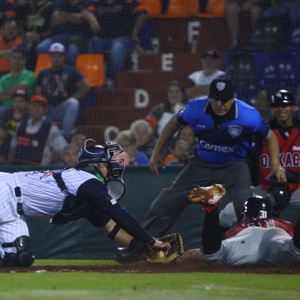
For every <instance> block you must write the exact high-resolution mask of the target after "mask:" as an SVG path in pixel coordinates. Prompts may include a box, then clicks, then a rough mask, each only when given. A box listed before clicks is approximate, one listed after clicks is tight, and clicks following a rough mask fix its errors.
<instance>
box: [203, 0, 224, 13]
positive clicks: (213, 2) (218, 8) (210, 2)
mask: <svg viewBox="0 0 300 300" xmlns="http://www.w3.org/2000/svg"><path fill="white" fill-rule="evenodd" d="M206 13H207V14H212V15H215V16H220V17H222V16H224V15H225V0H207V6H206Z"/></svg>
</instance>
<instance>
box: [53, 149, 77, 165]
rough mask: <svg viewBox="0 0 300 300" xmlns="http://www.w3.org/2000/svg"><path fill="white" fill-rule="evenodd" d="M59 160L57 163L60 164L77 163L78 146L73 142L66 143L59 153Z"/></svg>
mask: <svg viewBox="0 0 300 300" xmlns="http://www.w3.org/2000/svg"><path fill="white" fill-rule="evenodd" d="M61 157H62V159H61V161H59V162H58V163H57V165H60V166H75V165H76V164H77V157H78V147H77V146H76V145H73V144H67V145H66V146H65V148H64V150H63V152H62V154H61Z"/></svg>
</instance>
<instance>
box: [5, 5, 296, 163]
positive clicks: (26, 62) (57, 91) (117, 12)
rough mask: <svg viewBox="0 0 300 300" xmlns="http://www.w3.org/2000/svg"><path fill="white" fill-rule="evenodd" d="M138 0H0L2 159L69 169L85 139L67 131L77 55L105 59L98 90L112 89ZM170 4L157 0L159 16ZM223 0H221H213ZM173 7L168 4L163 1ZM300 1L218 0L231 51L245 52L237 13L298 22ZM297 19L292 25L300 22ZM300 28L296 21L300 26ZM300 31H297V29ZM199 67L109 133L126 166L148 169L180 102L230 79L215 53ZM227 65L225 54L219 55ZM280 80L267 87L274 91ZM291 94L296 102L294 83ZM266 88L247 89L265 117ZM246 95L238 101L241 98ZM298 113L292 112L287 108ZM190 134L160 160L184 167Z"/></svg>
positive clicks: (73, 109)
mask: <svg viewBox="0 0 300 300" xmlns="http://www.w3.org/2000/svg"><path fill="white" fill-rule="evenodd" d="M144 2H145V1H138V0H132V1H121V0H103V1H97V0H94V1H89V0H74V1H73V0H70V1H66V0H22V1H20V0H5V1H1V3H0V25H1V31H0V103H1V104H0V163H1V164H32V165H44V166H46V165H49V164H57V165H61V166H68V165H74V164H75V163H76V157H77V153H78V149H79V147H80V146H81V144H82V143H83V141H84V140H85V139H86V138H87V136H86V134H85V133H84V132H81V131H78V130H76V129H75V127H74V126H75V124H76V122H77V120H78V117H79V114H80V100H81V99H83V98H84V97H85V96H86V95H87V94H88V92H89V91H90V89H91V86H90V84H89V81H88V80H87V78H85V77H84V75H83V74H82V73H81V72H80V71H79V70H78V69H77V68H76V60H77V57H78V55H79V54H82V53H96V54H104V55H105V87H106V88H108V89H111V88H114V87H115V74H116V72H117V71H122V70H125V68H126V66H125V62H126V58H127V57H128V55H129V54H130V53H132V52H133V51H134V50H135V49H136V48H137V46H138V45H139V43H140V42H141V39H143V36H142V35H141V33H142V28H143V26H144V25H145V23H146V22H147V9H146V8H145V7H144V6H143V3H144ZM169 2H170V1H164V0H162V1H161V3H160V4H161V13H162V14H165V13H167V12H168V5H169ZM221 2H222V3H223V1H221ZM170 3H171V2H170ZM207 3H208V1H206V0H199V13H201V12H203V7H204V9H205V5H208V4H207ZM299 12H300V3H299V1H296V0H295V1H292V0H290V1H281V0H254V1H253V0H226V1H225V6H224V16H225V18H226V21H227V24H228V29H229V32H230V34H231V38H232V42H231V48H230V49H226V50H230V51H229V52H228V53H229V54H228V55H230V53H233V54H234V53H236V51H240V50H241V49H243V45H242V44H241V40H240V23H241V22H240V19H241V16H242V15H243V14H245V13H248V14H250V19H251V22H250V23H249V24H251V27H252V30H253V31H255V29H256V28H257V27H259V26H260V25H259V24H260V22H261V19H262V18H277V17H278V16H283V15H284V16H287V18H289V20H290V22H291V23H292V24H294V25H295V24H297V22H299V20H300V17H299V16H300V13H299ZM299 24H300V22H299ZM299 28H300V27H299ZM299 30H300V29H299ZM42 54H49V56H50V66H49V67H48V68H45V69H44V70H42V71H41V72H35V65H36V60H37V57H38V56H40V55H42ZM198 55H201V66H195V70H194V72H192V73H191V74H190V75H188V76H187V78H186V82H179V81H176V80H175V78H174V81H171V82H170V83H169V85H168V86H167V87H166V95H165V98H164V99H161V101H160V103H159V104H157V105H155V106H154V107H152V108H150V109H149V112H148V114H147V115H146V116H142V115H141V118H140V119H138V120H135V121H134V122H132V123H131V124H127V125H128V127H127V128H121V129H122V130H121V131H120V132H119V133H118V134H117V136H116V141H117V142H118V143H120V145H121V146H122V147H123V149H124V150H125V152H126V153H127V154H126V155H127V156H126V159H125V162H126V163H127V164H129V165H148V164H149V160H150V157H151V154H152V150H153V148H154V145H155V143H156V140H157V138H158V137H159V135H160V134H161V132H162V130H163V128H164V126H165V125H166V124H167V122H168V121H169V120H170V119H171V118H172V116H173V115H174V114H176V113H177V112H178V111H179V110H181V109H182V108H183V107H184V106H185V105H186V104H187V103H188V101H190V100H192V99H195V98H198V97H201V96H205V95H207V92H208V89H209V85H210V83H211V82H212V81H213V80H214V79H216V78H218V77H221V76H222V77H230V76H231V75H232V74H229V72H227V70H226V63H225V64H224V68H222V65H221V59H220V55H219V53H218V52H217V51H214V50H211V49H207V51H204V52H203V53H199V54H198ZM225 61H227V64H229V63H230V62H229V61H230V60H229V59H228V57H227V60H226V59H225ZM275 88H276V89H277V88H279V86H276V87H274V89H275ZM294 88H295V90H294V92H295V95H296V97H297V100H298V102H300V86H299V87H298V89H297V90H296V87H294ZM270 93H271V91H270V90H268V89H266V88H264V87H263V86H262V87H260V88H259V89H255V94H253V97H252V99H251V101H250V100H249V99H248V100H249V101H248V102H249V103H250V104H252V105H253V106H255V107H256V109H257V110H258V111H259V112H260V113H261V114H262V116H263V117H264V118H265V119H266V121H269V120H270V119H272V117H273V115H272V112H271V111H270V108H269V106H268V104H269V101H270ZM241 100H244V99H241ZM294 115H295V116H296V117H300V112H299V109H297V110H296V111H295V113H294ZM195 144H196V142H195V136H194V132H193V130H192V129H191V128H190V127H189V126H186V127H183V128H181V130H180V131H179V132H178V133H177V134H176V135H175V136H174V138H173V139H172V140H171V142H170V143H169V144H168V145H167V146H166V147H165V150H164V152H163V154H164V157H165V164H185V163H186V162H187V157H188V155H189V154H191V153H194V151H195Z"/></svg>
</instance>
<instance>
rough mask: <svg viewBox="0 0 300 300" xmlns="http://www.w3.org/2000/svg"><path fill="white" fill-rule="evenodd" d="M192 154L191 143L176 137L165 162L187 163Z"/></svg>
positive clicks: (170, 163)
mask: <svg viewBox="0 0 300 300" xmlns="http://www.w3.org/2000/svg"><path fill="white" fill-rule="evenodd" d="M189 154H190V145H189V143H188V142H187V141H186V140H184V139H176V140H175V142H174V143H173V145H172V147H171V148H170V154H168V155H167V156H166V158H165V159H164V164H165V165H166V166H167V165H174V164H185V163H186V162H187V159H188V156H189Z"/></svg>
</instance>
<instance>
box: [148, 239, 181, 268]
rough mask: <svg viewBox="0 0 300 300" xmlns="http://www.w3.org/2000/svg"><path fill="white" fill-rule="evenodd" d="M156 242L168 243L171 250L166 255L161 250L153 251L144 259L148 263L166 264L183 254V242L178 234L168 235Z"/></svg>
mask: <svg viewBox="0 0 300 300" xmlns="http://www.w3.org/2000/svg"><path fill="white" fill-rule="evenodd" d="M158 240H160V241H162V242H169V243H170V244H171V249H170V250H169V252H168V253H167V254H166V252H165V251H163V250H155V249H153V250H152V251H151V252H150V253H149V254H148V255H147V257H146V260H147V261H148V262H151V263H161V264H168V263H170V262H172V261H174V260H175V259H177V258H178V257H179V256H180V255H182V254H183V252H184V249H183V241H182V237H181V234H180V233H170V234H167V235H165V236H163V237H161V238H159V239H158Z"/></svg>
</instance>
